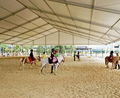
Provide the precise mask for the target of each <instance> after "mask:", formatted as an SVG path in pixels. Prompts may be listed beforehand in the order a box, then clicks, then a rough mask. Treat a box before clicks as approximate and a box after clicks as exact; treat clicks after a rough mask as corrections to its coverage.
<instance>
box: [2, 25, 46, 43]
mask: <svg viewBox="0 0 120 98" xmlns="http://www.w3.org/2000/svg"><path fill="white" fill-rule="evenodd" d="M46 25H48V24H47V23H46V24H44V25H41V26H38V27H36V28H33V29H30V30H28V31H25V32H23V33H20V34H18V35H15V36H12V37H11V38H8V39H6V40H4V41H2V43H4V42H5V41H8V40H11V39H12V38H15V37H18V36H20V35H22V34H25V33H28V32H30V31H33V30H35V29H38V28H41V27H43V26H46Z"/></svg>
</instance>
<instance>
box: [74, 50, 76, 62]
mask: <svg viewBox="0 0 120 98" xmlns="http://www.w3.org/2000/svg"><path fill="white" fill-rule="evenodd" d="M75 57H76V51H74V61H75Z"/></svg>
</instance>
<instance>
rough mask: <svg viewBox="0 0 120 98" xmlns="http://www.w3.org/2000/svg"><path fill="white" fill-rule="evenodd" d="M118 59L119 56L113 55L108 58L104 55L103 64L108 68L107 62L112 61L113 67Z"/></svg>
mask: <svg viewBox="0 0 120 98" xmlns="http://www.w3.org/2000/svg"><path fill="white" fill-rule="evenodd" d="M119 60H120V57H119V56H113V57H112V59H110V57H109V56H106V57H105V65H106V67H107V68H108V67H109V66H108V64H109V63H112V68H115V67H116V66H117V65H118V62H119Z"/></svg>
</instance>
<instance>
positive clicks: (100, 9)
mask: <svg viewBox="0 0 120 98" xmlns="http://www.w3.org/2000/svg"><path fill="white" fill-rule="evenodd" d="M49 1H52V2H58V3H62V4H68V5H73V6H78V7H83V8H88V9H92V5H89V4H82V3H78V2H77V3H76V2H72V1H66V2H65V1H64V0H49ZM94 10H98V11H103V12H109V13H113V14H120V10H115V9H109V8H102V7H98V6H94Z"/></svg>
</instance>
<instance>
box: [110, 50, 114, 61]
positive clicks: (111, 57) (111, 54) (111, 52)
mask: <svg viewBox="0 0 120 98" xmlns="http://www.w3.org/2000/svg"><path fill="white" fill-rule="evenodd" d="M113 53H114V52H113V51H110V56H109V61H110V62H112V60H113Z"/></svg>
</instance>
